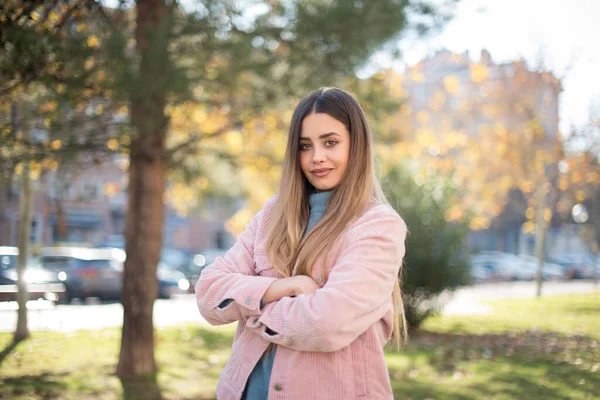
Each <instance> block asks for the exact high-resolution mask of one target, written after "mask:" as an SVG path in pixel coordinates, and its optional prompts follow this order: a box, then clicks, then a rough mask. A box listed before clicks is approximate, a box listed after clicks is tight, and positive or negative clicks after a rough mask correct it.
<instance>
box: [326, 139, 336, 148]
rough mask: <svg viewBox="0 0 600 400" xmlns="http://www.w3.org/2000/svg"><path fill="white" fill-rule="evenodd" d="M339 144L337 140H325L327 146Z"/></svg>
mask: <svg viewBox="0 0 600 400" xmlns="http://www.w3.org/2000/svg"><path fill="white" fill-rule="evenodd" d="M336 144H337V142H336V141H335V140H328V141H326V142H325V146H327V147H332V146H335V145H336Z"/></svg>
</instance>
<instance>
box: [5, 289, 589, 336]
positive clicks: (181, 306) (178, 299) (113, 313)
mask: <svg viewBox="0 0 600 400" xmlns="http://www.w3.org/2000/svg"><path fill="white" fill-rule="evenodd" d="M593 290H598V291H600V287H599V288H597V289H594V286H593V284H592V283H591V282H586V281H570V282H544V290H543V294H545V295H552V294H565V293H584V292H590V291H593ZM534 295H535V283H533V282H509V283H494V284H490V283H487V284H480V285H476V286H473V287H468V288H464V289H460V290H459V291H457V292H456V293H455V295H454V296H453V298H452V299H451V300H450V301H449V303H448V304H447V305H446V307H445V308H444V310H443V312H444V313H445V314H483V313H487V312H489V310H488V309H487V307H485V305H483V304H481V301H483V300H492V299H505V298H531V297H534ZM28 307H29V310H30V311H29V328H30V329H31V330H33V331H35V330H54V331H63V332H69V331H74V330H78V329H100V328H106V327H114V326H121V325H122V323H123V307H122V306H121V304H119V303H103V304H101V303H99V302H97V301H93V300H92V301H88V302H86V303H85V304H70V305H56V306H55V305H53V304H52V303H49V302H47V301H30V302H29V303H28ZM16 321H17V313H16V303H14V302H0V332H12V331H14V329H15V326H16ZM184 322H195V323H205V321H204V320H203V319H202V317H201V316H200V313H199V312H198V309H197V307H196V302H195V300H194V296H193V295H178V296H174V297H173V298H172V299H171V300H157V301H156V302H155V304H154V325H155V326H157V327H164V326H170V325H176V324H180V323H184Z"/></svg>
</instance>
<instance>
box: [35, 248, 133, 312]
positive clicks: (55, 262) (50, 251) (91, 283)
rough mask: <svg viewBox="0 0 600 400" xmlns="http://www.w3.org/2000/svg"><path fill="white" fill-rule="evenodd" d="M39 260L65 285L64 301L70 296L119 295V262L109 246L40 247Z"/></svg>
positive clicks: (116, 297)
mask: <svg viewBox="0 0 600 400" xmlns="http://www.w3.org/2000/svg"><path fill="white" fill-rule="evenodd" d="M39 262H40V264H41V265H42V266H43V267H44V268H45V269H48V270H51V271H54V273H55V274H56V277H57V280H58V281H60V282H62V283H63V284H64V285H65V288H66V292H65V296H64V300H65V302H67V303H69V302H71V300H72V299H74V298H80V299H82V300H84V299H86V298H88V297H98V298H100V299H119V298H120V296H121V287H122V274H123V263H122V261H119V258H118V255H117V254H115V252H114V251H113V250H112V249H92V248H82V247H46V248H43V249H41V250H40V257H39Z"/></svg>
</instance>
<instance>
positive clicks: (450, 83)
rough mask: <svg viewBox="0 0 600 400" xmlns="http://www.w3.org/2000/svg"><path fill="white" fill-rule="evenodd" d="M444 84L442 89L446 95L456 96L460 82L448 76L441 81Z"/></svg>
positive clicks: (452, 76) (454, 77)
mask: <svg viewBox="0 0 600 400" xmlns="http://www.w3.org/2000/svg"><path fill="white" fill-rule="evenodd" d="M443 83H444V89H446V92H448V94H450V95H451V96H456V95H457V94H458V92H459V90H460V81H459V80H458V78H457V77H456V76H454V75H448V76H445V77H444V80H443Z"/></svg>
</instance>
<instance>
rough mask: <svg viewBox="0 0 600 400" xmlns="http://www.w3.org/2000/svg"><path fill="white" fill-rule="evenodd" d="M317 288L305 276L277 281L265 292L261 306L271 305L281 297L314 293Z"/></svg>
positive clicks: (317, 285)
mask: <svg viewBox="0 0 600 400" xmlns="http://www.w3.org/2000/svg"><path fill="white" fill-rule="evenodd" d="M319 287H320V286H319V284H318V283H317V282H315V280H314V279H313V278H311V277H310V276H306V275H296V276H291V277H289V278H281V279H277V280H276V281H275V282H273V283H272V284H271V286H269V288H268V289H267V291H266V292H265V295H264V296H263V304H269V303H272V302H274V301H277V300H279V299H281V298H283V297H294V296H298V295H299V294H310V293H314V292H315V291H316V290H317V289H318V288H319Z"/></svg>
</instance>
